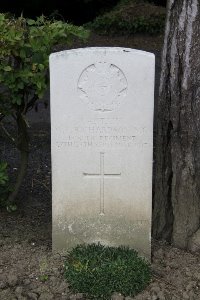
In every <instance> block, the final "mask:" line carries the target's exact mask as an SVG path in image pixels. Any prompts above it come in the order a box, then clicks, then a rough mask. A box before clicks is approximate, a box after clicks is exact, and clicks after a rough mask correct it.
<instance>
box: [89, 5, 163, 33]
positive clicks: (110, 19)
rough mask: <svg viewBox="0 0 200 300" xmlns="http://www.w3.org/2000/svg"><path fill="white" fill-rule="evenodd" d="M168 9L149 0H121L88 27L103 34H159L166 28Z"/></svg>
mask: <svg viewBox="0 0 200 300" xmlns="http://www.w3.org/2000/svg"><path fill="white" fill-rule="evenodd" d="M165 15H166V11H165V8H164V7H158V6H155V5H154V4H150V3H148V2H147V1H139V0H121V1H120V2H119V4H118V5H117V6H116V7H115V8H114V9H113V10H111V11H110V12H107V13H105V14H103V15H100V16H98V17H97V18H96V19H95V20H94V21H93V22H90V23H88V24H87V27H89V28H91V29H92V30H94V31H96V32H98V33H101V34H107V33H109V34H113V33H116V34H119V33H121V34H123V33H125V34H127V33H128V34H133V33H150V34H157V33H161V32H163V30H164V26H165Z"/></svg>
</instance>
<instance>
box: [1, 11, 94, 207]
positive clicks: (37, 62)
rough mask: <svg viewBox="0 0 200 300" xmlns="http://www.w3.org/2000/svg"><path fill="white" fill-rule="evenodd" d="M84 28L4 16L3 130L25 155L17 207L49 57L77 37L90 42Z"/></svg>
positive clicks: (11, 198) (11, 199) (14, 194)
mask: <svg viewBox="0 0 200 300" xmlns="http://www.w3.org/2000/svg"><path fill="white" fill-rule="evenodd" d="M87 37H88V31H86V30H84V29H83V28H82V27H77V26H74V25H71V24H67V23H63V22H62V21H54V20H48V19H46V18H45V17H44V16H41V17H38V18H37V19H36V20H31V19H25V18H23V17H22V16H21V17H20V18H17V19H15V18H13V17H9V16H8V15H6V14H0V128H1V130H2V131H3V133H4V135H5V136H6V137H7V138H8V139H9V140H10V141H11V142H12V143H14V145H15V146H16V147H17V148H18V150H19V151H20V153H21V164H20V168H19V172H18V176H17V179H16V184H15V186H14V189H13V192H12V193H10V195H9V199H8V202H9V204H13V203H14V202H15V199H16V197H17V194H18V191H19V188H20V186H21V183H22V180H23V178H24V176H25V174H26V170H27V165H28V153H29V135H28V130H27V128H28V122H27V119H26V114H27V112H28V111H29V110H31V109H32V108H33V107H34V105H35V103H36V102H37V100H38V99H41V98H42V97H43V95H44V92H45V91H46V88H47V85H48V83H49V76H48V67H49V55H50V53H51V52H52V50H53V47H54V46H55V45H58V44H67V45H69V43H70V42H72V40H73V39H74V38H78V39H86V38H87ZM8 117H9V118H12V119H13V120H14V122H15V123H16V131H17V132H16V134H15V135H13V136H12V135H11V134H10V133H9V131H8V130H7V128H6V126H5V122H4V120H5V119H6V118H8Z"/></svg>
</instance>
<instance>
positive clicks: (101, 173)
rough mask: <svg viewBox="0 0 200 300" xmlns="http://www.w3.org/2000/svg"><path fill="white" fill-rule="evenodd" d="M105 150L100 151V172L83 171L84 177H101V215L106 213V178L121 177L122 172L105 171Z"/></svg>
mask: <svg viewBox="0 0 200 300" xmlns="http://www.w3.org/2000/svg"><path fill="white" fill-rule="evenodd" d="M104 154H105V153H104V152H100V173H83V175H84V177H89V178H99V180H100V197H99V198H100V215H101V216H103V215H104V214H105V209H104V198H105V190H104V179H105V178H120V177H121V173H115V174H112V173H109V174H107V173H105V171H104Z"/></svg>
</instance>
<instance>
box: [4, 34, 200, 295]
mask: <svg viewBox="0 0 200 300" xmlns="http://www.w3.org/2000/svg"><path fill="white" fill-rule="evenodd" d="M161 41H162V38H161V37H159V38H155V37H154V38H151V37H147V36H146V37H144V36H143V37H141V36H137V37H125V36H124V37H114V38H111V37H110V38H107V37H106V38H105V37H98V36H93V37H92V38H91V39H90V41H89V43H88V44H87V45H89V46H123V47H131V48H139V49H144V50H150V51H153V52H154V53H155V54H156V58H157V60H156V61H157V67H156V70H157V73H156V83H157V84H156V87H158V80H159V71H160V70H159V64H160V49H161V44H162V42H161ZM75 46H76V47H79V46H82V45H79V44H76V45H75ZM46 99H47V100H48V93H47V95H46ZM29 119H30V125H31V126H30V136H31V153H30V165H29V170H28V174H27V176H26V179H25V182H24V185H23V187H22V189H21V191H20V195H19V203H18V210H17V211H16V212H15V213H12V214H9V213H7V212H6V211H1V212H0V300H14V299H15V300H16V299H18V300H26V299H33V300H36V299H39V300H51V299H55V300H64V299H84V298H83V295H82V294H77V295H74V294H73V293H71V292H70V290H69V287H68V284H67V283H66V281H65V279H64V276H63V272H64V268H63V264H64V261H65V256H60V255H59V254H52V251H51V161H50V159H51V157H50V123H49V119H50V118H49V110H48V109H47V110H45V109H44V107H43V105H42V104H40V105H39V112H38V113H35V112H32V113H31V114H30V115H29ZM10 128H12V126H10ZM0 150H2V152H3V156H4V158H5V159H6V160H7V161H8V162H9V164H10V167H11V171H12V175H13V176H15V173H16V171H17V167H18V164H17V161H18V156H17V152H16V151H15V150H14V149H12V148H11V146H10V145H9V144H8V143H7V142H6V141H4V140H3V139H2V138H1V136H0ZM152 272H153V278H152V282H151V284H150V285H149V287H148V288H147V289H146V290H145V291H144V292H143V293H142V294H140V295H138V296H137V297H135V298H134V299H135V300H142V299H143V300H148V299H149V300H156V299H160V300H164V299H168V300H175V299H180V300H182V299H189V300H192V299H200V255H194V254H191V253H188V252H184V251H181V250H178V249H176V248H173V247H170V246H168V245H166V244H162V243H159V242H157V241H153V243H152ZM112 299H115V300H121V299H124V297H123V296H120V295H114V296H113V298H112ZM131 299H132V298H130V297H127V298H126V300H131Z"/></svg>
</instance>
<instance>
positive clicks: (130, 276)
mask: <svg viewBox="0 0 200 300" xmlns="http://www.w3.org/2000/svg"><path fill="white" fill-rule="evenodd" d="M65 276H66V279H67V281H68V283H69V284H70V286H71V289H72V290H73V292H75V293H77V292H80V293H84V294H85V295H86V296H87V298H89V299H110V297H111V295H112V294H113V293H114V292H117V293H121V294H123V295H124V296H135V295H136V294H138V293H139V292H141V291H142V290H144V289H145V287H146V286H147V285H148V284H149V282H150V279H151V274H150V265H149V263H148V262H147V261H146V260H145V259H143V258H140V257H139V256H138V254H137V252H136V251H135V250H131V249H129V248H127V247H122V246H121V247H117V248H114V247H105V246H102V245H101V244H91V245H78V246H77V247H75V248H74V249H73V250H72V251H71V252H70V253H69V255H68V259H67V261H66V263H65Z"/></svg>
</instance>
